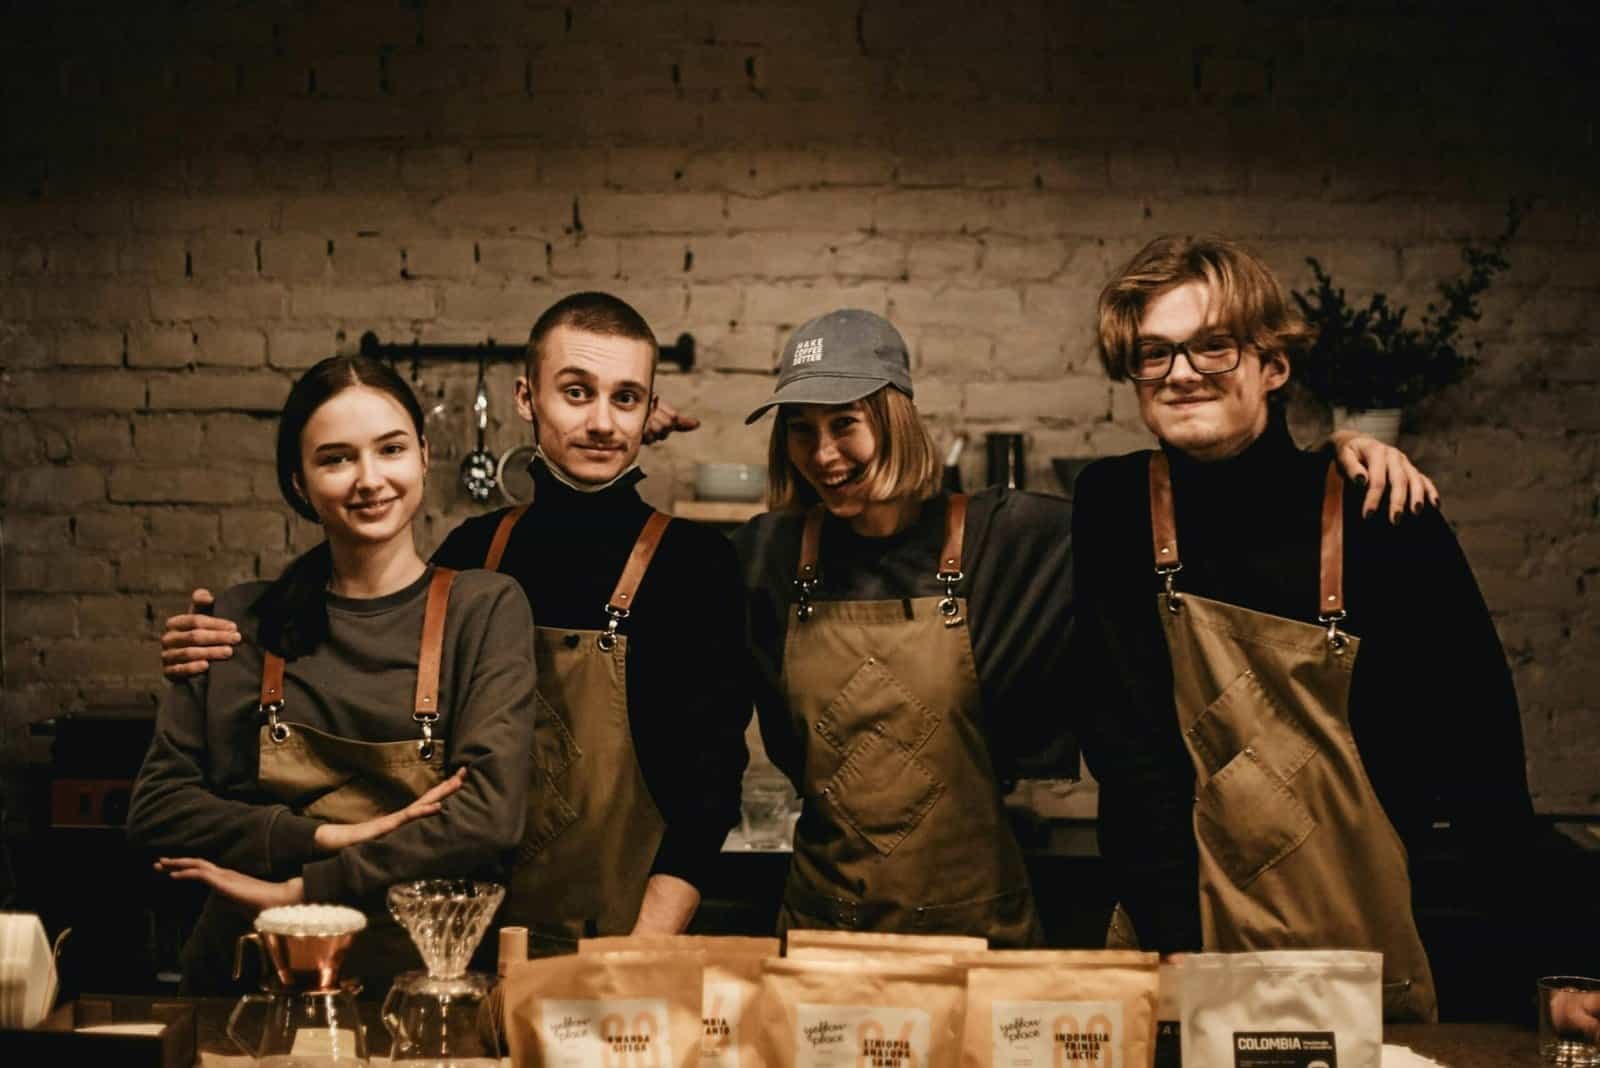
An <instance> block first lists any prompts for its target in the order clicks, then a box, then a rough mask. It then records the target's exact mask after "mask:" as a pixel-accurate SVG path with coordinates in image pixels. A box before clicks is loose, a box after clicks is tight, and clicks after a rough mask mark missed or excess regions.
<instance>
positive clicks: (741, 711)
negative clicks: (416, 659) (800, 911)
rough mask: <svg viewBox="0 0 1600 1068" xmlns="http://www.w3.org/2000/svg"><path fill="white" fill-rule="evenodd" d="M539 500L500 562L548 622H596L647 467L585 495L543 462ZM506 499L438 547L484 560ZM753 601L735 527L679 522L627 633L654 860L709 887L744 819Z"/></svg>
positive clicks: (659, 867)
mask: <svg viewBox="0 0 1600 1068" xmlns="http://www.w3.org/2000/svg"><path fill="white" fill-rule="evenodd" d="M529 470H530V472H531V473H532V475H533V479H534V505H533V507H532V508H531V509H530V510H529V512H528V514H527V515H526V516H524V517H523V518H522V521H521V522H520V523H518V524H517V527H516V529H515V530H514V531H513V532H512V534H511V540H510V542H509V543H508V544H507V545H506V552H505V556H504V558H503V559H502V560H501V564H500V570H501V571H503V572H505V573H506V574H508V575H510V576H511V577H512V578H514V579H516V580H517V581H518V582H519V583H521V584H522V588H523V590H524V591H526V592H527V595H528V601H529V603H530V604H531V605H532V606H533V618H534V622H535V623H536V624H538V625H539V626H541V627H572V628H584V629H590V630H598V629H601V628H603V627H604V626H605V623H606V615H605V611H604V606H605V604H606V602H607V601H609V600H610V598H611V591H612V590H613V589H614V588H615V587H616V584H617V579H619V578H620V577H621V576H622V569H623V567H624V565H625V564H626V563H627V560H628V554H629V553H630V552H631V551H632V550H633V545H634V542H635V541H637V540H638V537H639V532H640V530H641V529H643V527H644V523H645V520H646V519H648V518H649V516H650V513H651V508H650V506H649V505H648V504H646V503H645V502H644V501H643V500H642V499H641V498H640V497H639V493H638V490H637V488H636V487H637V485H638V483H639V480H640V479H642V478H643V477H644V475H643V474H642V473H640V472H637V471H635V472H633V473H632V474H629V475H625V476H624V477H623V478H622V479H620V480H619V481H618V482H617V483H616V484H614V485H612V486H609V487H607V488H606V489H604V490H602V491H600V492H598V493H580V492H579V491H577V490H574V489H572V488H570V487H568V486H566V485H563V484H562V483H561V482H559V481H557V480H556V479H555V478H554V477H553V476H552V475H551V474H550V472H549V470H548V469H547V468H546V467H545V466H544V464H543V462H541V461H535V462H534V464H533V465H532V466H531V467H530V468H529ZM506 511H507V509H501V510H499V511H496V512H492V513H489V514H488V515H481V516H475V517H474V518H472V519H468V520H467V521H466V522H464V523H462V524H461V525H460V526H459V527H457V528H456V529H455V530H454V531H452V532H451V533H450V536H449V537H447V538H446V539H445V541H444V544H442V545H440V546H439V549H438V551H437V552H435V553H434V555H433V562H434V563H436V564H441V565H443V566H446V567H456V568H469V567H482V566H483V561H484V558H485V557H486V556H487V555H488V552H489V542H490V540H491V539H492V538H493V537H494V532H495V528H496V527H497V526H498V525H499V523H500V519H501V517H502V516H503V515H504V514H505V512H506ZM744 629H745V628H744V602H743V594H742V591H741V587H740V583H739V568H738V564H737V562H736V561H735V558H734V553H733V547H732V546H731V545H730V544H729V543H728V539H727V538H725V537H723V536H722V535H721V534H720V533H718V532H717V531H716V530H715V529H713V528H711V527H705V526H700V525H697V524H694V523H690V522H686V521H685V520H682V519H676V520H673V522H672V523H670V524H669V525H668V526H667V530H666V533H665V534H664V535H663V536H662V539H661V544H660V547H659V548H658V549H657V550H656V554H655V558H654V559H653V560H652V561H651V563H650V569H649V570H648V571H647V572H646V573H645V576H644V580H643V581H642V582H641V583H640V584H639V590H638V593H637V595H636V597H635V602H634V605H633V609H632V612H631V614H630V615H629V616H628V619H627V620H626V621H625V622H624V623H623V624H622V633H624V634H626V635H627V636H628V667H627V687H628V721H629V724H630V726H631V727H632V731H633V748H634V752H635V753H636V754H638V759H639V767H640V769H641V770H642V771H643V773H644V781H645V785H646V787H647V788H648V789H649V791H650V796H651V798H652V799H653V800H654V801H655V803H656V807H657V808H658V809H659V810H660V812H661V816H662V819H663V820H664V821H665V823H666V832H665V835H664V837H663V838H662V841H661V846H660V848H659V849H658V850H657V851H656V857H655V863H654V867H653V868H652V871H653V872H655V873H660V874H666V875H674V876H677V877H678V878H680V879H684V880H687V881H688V882H690V883H693V884H694V885H696V886H702V885H704V871H705V868H706V866H707V865H708V864H709V863H710V862H711V861H712V860H713V859H715V857H716V855H717V853H718V852H719V851H720V850H721V848H722V841H723V839H724V838H726V837H727V834H728V831H729V830H730V829H731V828H732V827H733V825H734V824H735V823H737V822H739V792H740V784H741V779H742V776H743V774H744V766H745V762H746V760H747V759H748V754H747V752H746V749H745V743H744V730H745V726H746V725H747V724H748V723H749V721H750V708H751V702H750V694H749V691H748V685H747V681H746V677H745V673H744V671H743V670H742V669H743V664H744V658H745V656H746V654H745V651H744V649H745V641H744Z"/></svg>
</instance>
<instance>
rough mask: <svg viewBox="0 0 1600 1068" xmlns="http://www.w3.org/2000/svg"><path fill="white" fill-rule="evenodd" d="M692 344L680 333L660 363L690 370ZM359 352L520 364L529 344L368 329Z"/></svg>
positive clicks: (420, 359) (688, 336)
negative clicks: (397, 336)
mask: <svg viewBox="0 0 1600 1068" xmlns="http://www.w3.org/2000/svg"><path fill="white" fill-rule="evenodd" d="M694 347H695V346H694V335H693V334H679V335H678V340H676V341H674V342H673V343H672V344H670V345H662V346H661V362H662V363H670V364H674V365H676V366H677V367H678V368H680V369H681V370H684V371H690V370H693V369H694ZM361 355H363V356H370V357H373V358H376V359H380V360H410V361H411V362H412V363H522V362H523V361H524V360H526V359H527V358H528V346H527V345H497V344H495V342H494V339H493V338H489V339H488V340H487V341H481V342H478V343H477V344H455V345H451V344H443V343H437V342H434V343H428V344H424V343H422V342H420V341H410V342H390V343H388V344H385V343H384V342H382V341H379V340H378V335H377V334H375V333H373V332H372V331H371V330H368V331H367V332H366V333H364V334H362V335H361Z"/></svg>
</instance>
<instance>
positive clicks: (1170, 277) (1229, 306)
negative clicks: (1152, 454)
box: [1099, 235, 1316, 382]
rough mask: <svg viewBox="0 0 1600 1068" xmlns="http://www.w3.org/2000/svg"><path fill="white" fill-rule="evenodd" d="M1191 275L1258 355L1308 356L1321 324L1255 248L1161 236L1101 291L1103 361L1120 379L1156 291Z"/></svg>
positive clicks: (1232, 331) (1220, 318)
mask: <svg viewBox="0 0 1600 1068" xmlns="http://www.w3.org/2000/svg"><path fill="white" fill-rule="evenodd" d="M1189 282H1204V283H1206V284H1207V285H1208V286H1209V287H1210V289H1211V299H1212V304H1213V309H1214V310H1215V312H1216V317H1217V318H1216V321H1217V322H1218V323H1219V324H1220V325H1223V326H1225V327H1227V329H1228V332H1229V333H1230V334H1232V335H1233V339H1234V341H1235V342H1237V343H1238V344H1239V345H1240V347H1241V348H1242V349H1243V348H1248V349H1253V350H1254V351H1255V352H1256V354H1257V355H1258V356H1259V355H1266V354H1269V353H1278V352H1281V353H1283V354H1284V355H1285V356H1287V357H1288V358H1289V364H1290V366H1291V367H1292V366H1293V365H1294V361H1295V360H1296V359H1297V358H1298V357H1300V356H1303V355H1305V353H1306V352H1307V350H1309V349H1310V347H1311V343H1312V341H1313V340H1315V338H1316V332H1315V330H1314V329H1313V328H1312V327H1310V326H1309V325H1307V323H1306V321H1305V320H1304V319H1303V318H1301V316H1300V312H1299V310H1298V309H1296V308H1295V307H1294V305H1293V304H1291V303H1290V302H1289V301H1288V300H1286V299H1285V298H1284V294H1283V286H1282V285H1280V284H1279V282H1278V279H1277V276H1276V275H1274V274H1273V273H1272V271H1271V269H1270V268H1268V267H1267V265H1266V264H1265V263H1262V262H1261V260H1260V259H1259V258H1258V257H1257V256H1256V255H1255V254H1254V253H1252V252H1249V251H1248V250H1246V249H1244V248H1243V247H1241V246H1239V245H1236V244H1234V243H1233V242H1232V241H1227V240H1225V239H1223V238H1220V237H1210V236H1201V237H1178V236H1171V235H1168V236H1164V237H1158V238H1156V239H1155V240H1154V241H1152V242H1150V243H1149V244H1148V245H1146V246H1145V247H1144V248H1142V249H1140V250H1139V251H1138V252H1137V253H1135V254H1134V257H1133V259H1131V260H1129V261H1128V265H1127V266H1126V267H1124V268H1122V270H1121V271H1119V272H1117V275H1116V277H1114V278H1113V279H1111V281H1109V282H1107V283H1106V287H1105V288H1104V289H1102V290H1101V291H1100V337H1099V350H1100V363H1101V364H1102V365H1103V366H1104V367H1105V369H1106V374H1108V375H1110V376H1111V378H1112V379H1114V380H1116V381H1118V382H1121V381H1123V380H1125V379H1127V377H1128V357H1129V355H1130V354H1131V353H1132V352H1133V349H1134V346H1135V345H1137V344H1138V342H1139V320H1140V319H1142V318H1143V317H1144V310H1145V307H1146V306H1147V305H1148V304H1149V303H1150V301H1151V300H1153V299H1154V298H1156V297H1159V296H1161V295H1162V294H1163V293H1166V292H1167V291H1169V290H1172V289H1176V288H1178V287H1179V286H1181V285H1185V284H1187V283H1189Z"/></svg>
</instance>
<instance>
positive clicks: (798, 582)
mask: <svg viewBox="0 0 1600 1068" xmlns="http://www.w3.org/2000/svg"><path fill="white" fill-rule="evenodd" d="M816 585H817V580H816V579H814V578H808V579H800V578H797V579H795V580H794V592H795V606H794V615H795V618H796V619H798V620H800V621H801V622H804V621H805V620H808V619H810V618H811V612H812V604H811V591H812V590H813V589H815V588H816Z"/></svg>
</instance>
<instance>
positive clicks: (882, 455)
mask: <svg viewBox="0 0 1600 1068" xmlns="http://www.w3.org/2000/svg"><path fill="white" fill-rule="evenodd" d="M858 403H859V404H860V405H861V413H862V415H863V417H864V418H865V419H866V421H867V425H868V426H869V427H871V429H872V435H873V437H874V438H876V439H877V444H878V454H877V456H875V457H873V459H872V462H871V463H870V464H868V465H867V471H866V476H865V479H864V481H865V483H866V488H867V496H868V499H870V500H874V501H892V500H897V499H899V498H902V497H908V498H910V499H912V500H915V501H925V500H927V499H928V498H929V497H932V496H933V495H934V494H935V493H937V492H938V491H939V459H938V456H937V454H936V453H935V452H934V448H933V439H932V438H930V437H929V436H928V430H927V428H926V427H924V426H923V425H922V419H921V418H920V417H919V416H918V415H917V409H916V406H915V405H913V404H912V403H911V398H910V397H908V396H906V395H905V394H904V393H902V392H900V391H899V390H898V389H896V388H895V387H894V386H889V385H885V386H880V387H879V388H878V389H877V390H875V391H874V392H872V393H869V394H867V395H866V396H865V397H862V398H861V400H860V401H859V402H858ZM839 407H840V408H843V407H846V406H845V405H839ZM792 411H793V408H792V406H791V405H787V404H783V405H779V406H778V411H777V418H776V419H774V420H773V421H772V437H771V438H770V439H769V440H768V442H767V507H768V508H770V509H772V510H773V511H774V512H797V511H803V510H804V509H806V508H809V507H811V506H812V505H814V504H816V503H817V502H818V501H819V500H820V499H821V498H819V497H818V496H817V491H816V490H814V489H812V488H811V483H809V482H807V481H806V480H805V478H804V477H802V476H801V474H800V472H799V471H797V470H796V469H795V466H794V464H793V463H792V462H791V461H790V460H789V416H790V414H791V412H792Z"/></svg>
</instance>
